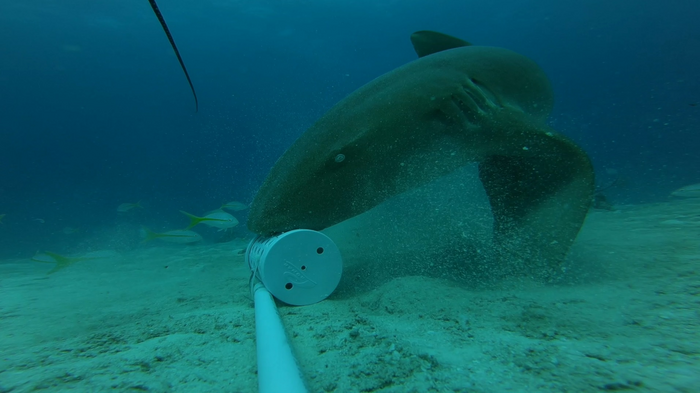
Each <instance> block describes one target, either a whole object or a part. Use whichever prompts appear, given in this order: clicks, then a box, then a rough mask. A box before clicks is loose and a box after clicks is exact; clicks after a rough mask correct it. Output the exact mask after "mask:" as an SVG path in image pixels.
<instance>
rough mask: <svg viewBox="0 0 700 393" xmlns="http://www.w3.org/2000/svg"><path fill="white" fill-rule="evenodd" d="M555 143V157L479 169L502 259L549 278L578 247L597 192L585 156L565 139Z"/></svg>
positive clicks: (500, 161) (490, 162) (492, 161)
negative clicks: (573, 248) (577, 236)
mask: <svg viewBox="0 0 700 393" xmlns="http://www.w3.org/2000/svg"><path fill="white" fill-rule="evenodd" d="M554 142H555V143H554V146H555V150H554V151H550V154H545V155H537V156H535V155H533V156H505V155H493V156H490V157H488V158H486V159H485V160H483V161H482V162H480V163H479V177H480V179H481V181H482V183H483V185H484V189H485V190H486V194H487V196H488V198H489V201H490V204H491V209H492V212H493V216H494V243H495V245H496V248H497V250H498V259H500V260H502V262H507V265H508V266H510V267H511V268H514V269H515V270H521V269H527V270H526V271H529V272H541V273H542V274H543V275H547V276H549V275H550V274H551V273H552V272H553V271H554V270H556V269H557V268H558V267H559V264H560V263H561V261H563V260H564V257H565V256H566V253H567V252H568V250H569V248H570V246H571V244H572V243H573V242H574V239H575V238H576V235H577V234H578V232H579V229H580V228H581V225H582V224H583V221H584V219H585V217H586V213H587V212H588V209H589V207H590V204H591V201H592V198H593V191H594V188H595V186H594V179H593V169H592V166H591V163H590V161H589V159H588V157H587V156H586V154H585V153H584V152H583V151H582V150H580V149H579V148H578V147H576V146H575V145H573V143H570V142H569V141H567V140H564V139H563V138H557V140H555V141H554ZM550 147H551V146H550Z"/></svg>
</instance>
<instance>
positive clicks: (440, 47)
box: [411, 30, 471, 57]
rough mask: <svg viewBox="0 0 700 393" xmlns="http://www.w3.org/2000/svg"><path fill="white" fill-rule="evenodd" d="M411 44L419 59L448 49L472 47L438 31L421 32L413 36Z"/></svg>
mask: <svg viewBox="0 0 700 393" xmlns="http://www.w3.org/2000/svg"><path fill="white" fill-rule="evenodd" d="M411 43H412V44H413V49H415V51H416V53H417V54H418V57H423V56H428V55H432V54H433V53H437V52H442V51H444V50H448V49H454V48H459V47H462V46H470V45H471V44H470V43H468V42H467V41H464V40H462V39H459V38H456V37H452V36H451V35H447V34H442V33H438V32H436V31H430V30H421V31H416V32H415V33H413V34H411Z"/></svg>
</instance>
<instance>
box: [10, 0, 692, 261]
mask: <svg viewBox="0 0 700 393" xmlns="http://www.w3.org/2000/svg"><path fill="white" fill-rule="evenodd" d="M159 6H160V9H161V11H162V12H163V15H164V16H165V19H166V21H167V22H168V24H169V27H170V29H171V31H172V33H173V36H174V38H175V40H176V42H177V44H178V46H179V49H180V52H181V54H182V56H183V59H184V61H185V63H186V65H187V67H188V70H189V73H190V76H191V77H192V81H193V83H194V85H195V87H196V89H197V93H198V96H199V104H200V110H199V112H198V113H195V111H194V101H193V99H192V96H191V93H190V91H189V86H188V85H187V82H186V80H185V78H184V75H183V74H182V71H181V69H180V66H179V64H178V63H177V60H176V58H175V56H174V54H173V51H172V49H171V47H170V45H169V43H168V41H167V39H166V37H165V35H164V34H163V32H162V30H161V27H160V25H159V23H158V21H157V19H156V18H155V16H154V15H153V12H152V10H151V8H150V6H149V4H148V2H147V1H146V0H139V1H137V0H121V1H118V2H116V1H114V2H96V1H87V0H75V1H71V2H65V1H61V2H59V1H48V0H36V1H31V2H28V1H20V0H6V1H3V2H0V108H1V109H0V214H6V217H5V218H4V219H3V221H2V224H0V258H10V257H12V258H19V257H28V256H31V255H33V253H34V252H35V251H36V250H38V249H43V250H46V249H50V250H54V251H57V252H67V251H71V250H70V249H68V248H70V247H68V246H66V244H67V240H66V237H65V236H63V235H62V234H61V230H62V229H63V228H65V227H74V228H79V229H80V232H78V233H76V234H74V235H76V239H81V237H82V238H85V237H86V236H88V235H89V234H90V233H94V232H96V231H99V230H100V229H101V228H109V227H112V226H115V225H123V224H124V223H125V222H126V223H127V224H129V225H133V226H138V225H147V226H150V227H154V228H155V229H158V230H164V229H165V230H167V229H174V228H181V227H183V226H185V225H186V224H187V222H188V221H187V219H186V217H184V216H183V215H181V214H180V213H179V212H178V210H186V211H190V212H192V213H198V214H199V213H204V212H205V211H207V210H211V209H215V208H217V207H218V206H219V205H220V204H221V203H222V202H226V201H230V200H240V201H242V202H250V201H251V200H252V198H253V196H254V195H255V192H256V189H257V188H258V187H259V186H260V184H261V183H262V181H263V180H264V178H265V176H266V174H267V172H268V171H269V169H270V167H271V166H272V165H273V164H274V162H275V160H276V159H277V158H278V157H279V156H280V155H281V154H282V153H283V152H284V151H285V149H286V148H287V147H288V146H289V145H290V144H291V143H292V142H293V141H294V140H295V139H296V138H297V137H298V136H299V135H301V133H302V132H303V131H304V130H305V129H306V128H307V127H309V126H310V125H311V124H313V122H314V120H315V119H317V118H318V117H320V116H321V115H322V114H323V113H324V112H325V111H326V110H327V109H329V108H330V107H331V106H332V105H333V104H334V103H335V102H337V101H339V100H340V99H342V98H343V97H345V96H346V95H347V94H349V93H350V92H352V91H353V90H355V89H356V88H358V87H360V86H361V85H363V84H364V83H366V82H368V81H370V80H371V79H373V78H375V77H376V76H378V75H380V74H382V73H385V72H387V71H390V70H391V69H393V68H395V67H397V66H400V65H402V64H404V63H406V62H409V61H411V60H413V59H414V58H415V53H414V51H413V49H412V47H411V44H410V41H409V39H408V37H409V35H410V34H411V33H412V32H414V31H417V30H424V29H429V30H437V31H441V32H445V33H448V34H451V35H454V36H457V37H461V38H463V39H466V40H468V41H471V42H472V43H474V44H478V45H492V46H502V47H506V48H509V49H512V50H515V51H517V52H520V53H522V54H525V55H527V56H529V57H531V58H532V59H534V60H535V61H536V62H538V63H539V64H540V65H541V66H542V67H543V68H544V70H545V71H546V72H547V74H548V75H549V77H550V79H551V81H552V84H553V86H554V89H555V96H556V107H555V111H554V113H553V115H552V119H551V124H552V126H553V127H554V128H555V129H557V130H558V131H560V132H562V133H564V134H566V135H568V136H569V137H571V138H572V139H573V140H575V141H576V142H578V143H579V144H580V145H581V146H583V148H584V149H585V150H586V151H587V152H588V153H589V154H590V156H591V158H592V159H593V161H594V164H595V166H596V171H597V175H598V179H599V180H598V181H599V183H600V184H601V185H605V184H608V183H610V182H612V181H614V180H615V179H619V181H618V185H617V186H616V187H613V188H611V189H610V190H608V191H607V193H608V197H609V199H610V200H611V202H613V203H616V204H622V203H648V202H658V201H663V200H666V198H667V196H668V194H669V192H671V191H672V190H674V189H676V188H678V187H680V186H683V185H686V184H691V183H697V182H700V157H699V153H700V105H697V106H693V105H694V104H700V77H699V75H700V74H699V72H700V71H699V70H700V51H698V48H700V23H697V21H698V20H700V2H698V1H696V0H675V1H668V2H657V1H641V0H617V1H609V0H599V1H593V0H583V1H577V2H565V1H559V0H538V1H521V0H517V1H516V0H509V1H493V2H483V1H465V0H442V1H411V2H406V1H401V2H399V1H379V2H378V1H367V0H363V1H344V2H336V1H333V2H330V1H322V0H313V1H304V2H297V1H249V2H239V1H223V0H218V1H217V0H202V1H197V2H192V1H183V0H160V1H159ZM137 201H142V204H143V205H144V207H145V208H144V209H143V210H140V211H138V212H135V214H137V216H136V217H131V218H125V217H123V216H119V215H118V214H117V212H116V207H117V206H118V205H119V204H121V203H124V202H137ZM239 219H241V221H244V220H245V214H242V215H239ZM40 220H43V221H44V222H43V223H41V222H40ZM236 230H237V231H238V233H237V235H240V236H244V235H245V234H246V231H245V228H244V226H243V225H241V226H239V227H238V228H237V229H236ZM206 235H207V236H208V237H209V239H213V238H214V236H215V234H214V233H208V234H206ZM77 243H79V242H78V241H77V240H76V244H77ZM76 247H77V246H76ZM94 247H98V245H94Z"/></svg>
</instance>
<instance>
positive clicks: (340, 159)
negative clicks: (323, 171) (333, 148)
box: [335, 154, 345, 163]
mask: <svg viewBox="0 0 700 393" xmlns="http://www.w3.org/2000/svg"><path fill="white" fill-rule="evenodd" d="M343 161H345V154H338V155H337V156H335V162H337V163H341V162H343Z"/></svg>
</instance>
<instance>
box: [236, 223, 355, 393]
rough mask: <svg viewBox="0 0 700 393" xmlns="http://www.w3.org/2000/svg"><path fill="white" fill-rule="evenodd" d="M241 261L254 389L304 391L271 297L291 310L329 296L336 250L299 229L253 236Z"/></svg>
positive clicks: (338, 261)
mask: <svg viewBox="0 0 700 393" xmlns="http://www.w3.org/2000/svg"><path fill="white" fill-rule="evenodd" d="M245 261H246V263H247V264H248V267H249V268H250V271H251V277H250V291H251V294H252V295H253V298H254V301H255V339H256V343H257V357H258V391H259V392H261V393H268V392H269V393H277V392H286V393H297V392H299V393H302V392H304V393H305V392H308V390H307V389H306V386H305V384H304V380H303V377H302V374H301V371H300V370H299V367H298V365H297V362H296V360H295V358H294V354H293V351H292V348H291V346H290V344H289V339H288V338H287V334H286V333H285V330H284V325H283V324H282V320H281V319H280V316H279V313H278V311H277V307H276V306H275V301H274V299H273V298H272V296H274V297H275V298H277V299H278V300H280V301H282V302H284V303H287V304H290V305H293V306H304V305H309V304H314V303H317V302H320V301H321V300H323V299H325V298H327V297H328V296H329V295H330V294H331V293H333V291H334V290H335V288H336V287H337V286H338V282H340V277H341V275H342V270H343V260H342V258H341V255H340V250H338V247H337V246H336V245H335V243H334V242H333V240H331V239H330V238H329V237H328V236H326V235H324V234H322V233H320V232H316V231H312V230H308V229H297V230H293V231H289V232H285V233H282V234H280V235H277V236H273V237H264V236H258V237H256V238H255V239H253V240H252V241H251V242H250V243H249V244H248V248H247V249H246V253H245Z"/></svg>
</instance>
